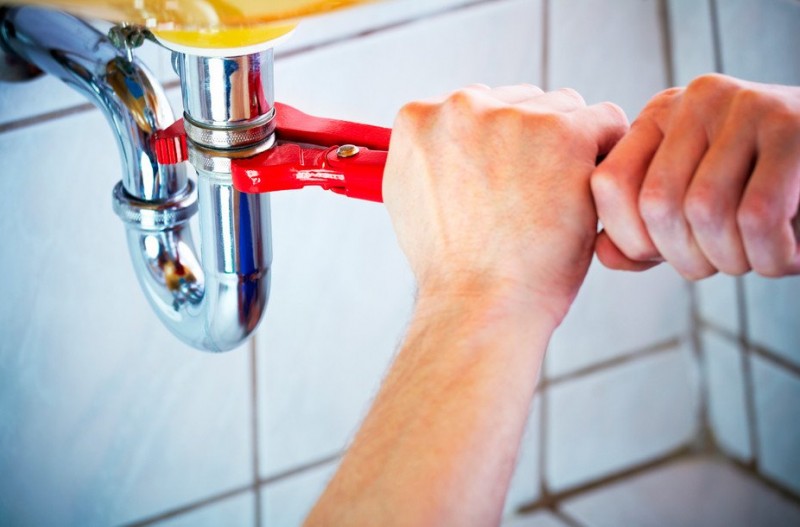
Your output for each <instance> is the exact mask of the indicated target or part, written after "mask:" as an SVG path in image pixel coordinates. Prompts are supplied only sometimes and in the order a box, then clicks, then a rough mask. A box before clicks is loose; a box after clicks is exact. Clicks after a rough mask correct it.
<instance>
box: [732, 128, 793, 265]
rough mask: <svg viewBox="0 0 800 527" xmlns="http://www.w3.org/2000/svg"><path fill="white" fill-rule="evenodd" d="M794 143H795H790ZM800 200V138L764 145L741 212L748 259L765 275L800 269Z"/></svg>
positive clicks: (739, 220) (739, 222)
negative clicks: (797, 225)
mask: <svg viewBox="0 0 800 527" xmlns="http://www.w3.org/2000/svg"><path fill="white" fill-rule="evenodd" d="M789 143H793V144H789ZM798 204H800V138H797V137H794V138H792V140H790V141H788V142H787V140H786V138H780V139H779V138H776V139H775V140H773V141H767V142H765V143H764V144H763V145H760V149H759V153H758V161H757V162H756V167H755V170H754V171H753V175H752V176H751V178H750V181H749V182H748V184H747V188H746V189H745V193H744V197H743V198H742V202H741V205H740V207H739V213H738V217H737V219H738V224H739V228H740V230H741V233H742V238H743V242H744V248H745V252H746V253H747V259H748V261H749V262H750V265H751V266H752V268H753V269H754V270H755V271H756V272H757V273H759V274H761V275H764V276H783V275H786V274H797V273H800V254H798V243H797V238H796V235H795V229H794V221H793V220H794V218H795V216H796V215H797V210H798Z"/></svg>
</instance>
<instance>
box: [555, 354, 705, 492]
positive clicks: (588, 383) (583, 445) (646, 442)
mask: <svg viewBox="0 0 800 527" xmlns="http://www.w3.org/2000/svg"><path fill="white" fill-rule="evenodd" d="M698 402H699V396H698V373H697V367H696V362H695V359H694V357H693V356H692V354H691V352H690V351H689V350H688V349H673V350H670V351H664V352H659V353H655V354H653V355H650V356H647V357H644V358H640V359H637V360H633V361H630V362H627V363H625V364H622V365H619V366H615V367H613V368H609V369H607V370H602V371H599V372H597V373H594V374H591V375H589V376H587V377H582V378H578V379H573V380H570V381H566V382H563V383H559V384H556V385H553V386H552V387H551V388H550V389H549V392H548V398H547V400H546V402H545V404H547V405H548V410H547V412H548V416H549V420H548V428H547V459H546V465H547V466H546V467H545V472H546V475H547V482H548V485H549V487H550V488H551V489H552V490H554V491H561V490H564V489H568V488H571V487H575V486H578V485H581V484H583V483H588V482H590V481H592V480H595V479H598V478H600V477H603V476H606V475H608V474H611V473H614V472H617V471H620V470H623V469H626V468H629V467H631V466H633V465H636V464H638V463H641V462H644V461H648V460H651V459H653V458H655V457H657V456H659V455H662V454H665V453H667V452H669V451H671V450H672V449H675V448H677V447H679V446H681V445H683V444H685V443H687V442H688V441H689V439H690V438H691V437H692V436H693V435H694V433H695V431H696V429H697V425H698V423H697V408H698Z"/></svg>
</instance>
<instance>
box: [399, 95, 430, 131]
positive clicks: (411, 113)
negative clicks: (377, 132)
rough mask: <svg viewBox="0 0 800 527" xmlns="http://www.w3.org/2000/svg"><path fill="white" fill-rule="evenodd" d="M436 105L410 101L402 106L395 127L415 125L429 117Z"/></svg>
mask: <svg viewBox="0 0 800 527" xmlns="http://www.w3.org/2000/svg"><path fill="white" fill-rule="evenodd" d="M435 107H436V105H435V104H433V103H430V102H426V101H412V102H409V103H406V104H405V105H403V107H402V108H400V111H399V112H398V114H397V120H396V125H403V124H407V123H416V122H419V121H421V120H424V119H426V118H427V117H429V116H430V115H431V114H432V113H433V111H434V109H435Z"/></svg>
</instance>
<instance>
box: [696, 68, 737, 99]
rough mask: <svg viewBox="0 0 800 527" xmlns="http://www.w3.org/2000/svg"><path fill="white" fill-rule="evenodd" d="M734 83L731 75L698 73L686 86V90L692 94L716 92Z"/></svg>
mask: <svg viewBox="0 0 800 527" xmlns="http://www.w3.org/2000/svg"><path fill="white" fill-rule="evenodd" d="M735 85H736V81H735V79H733V78H732V77H729V76H727V75H722V74H720V73H706V74H705V75H700V76H699V77H696V78H695V79H693V80H692V81H691V82H690V83H689V84H688V85H687V86H686V92H687V93H688V94H692V95H693V96H696V95H709V94H717V93H719V92H720V90H723V89H726V88H730V87H733V86H735Z"/></svg>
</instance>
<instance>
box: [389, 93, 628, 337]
mask: <svg viewBox="0 0 800 527" xmlns="http://www.w3.org/2000/svg"><path fill="white" fill-rule="evenodd" d="M627 129H628V122H627V119H626V117H625V114H624V113H623V112H622V110H620V109H619V108H618V107H617V106H615V105H613V104H610V103H603V104H598V105H593V106H588V107H587V106H586V103H585V102H584V101H583V99H582V98H581V96H580V95H578V93H577V92H575V91H573V90H558V91H553V92H548V93H543V92H542V90H540V89H539V88H536V87H534V86H530V85H519V86H506V87H501V88H496V89H490V88H488V87H486V86H472V87H469V88H466V89H462V90H459V91H456V92H454V93H452V94H450V95H449V96H447V97H445V98H442V99H437V100H429V101H421V102H414V103H411V104H408V105H406V106H405V107H404V108H403V109H402V110H401V111H400V113H399V115H398V117H397V120H396V121H395V124H394V129H393V133H392V142H391V147H390V149H389V156H388V160H387V164H386V171H385V175H384V183H383V196H384V202H385V203H386V206H387V208H388V211H389V214H390V215H391V218H392V221H393V224H394V228H395V230H396V232H397V236H398V238H399V242H400V245H401V248H402V249H403V251H404V252H405V254H406V256H407V257H408V259H409V261H410V264H411V267H412V269H413V271H414V273H415V275H416V277H417V281H418V284H419V291H420V297H424V296H426V295H440V294H449V295H456V296H466V297H471V296H475V295H485V294H490V295H505V296H510V297H513V298H514V299H515V300H521V301H523V302H526V303H528V304H530V303H531V302H535V303H537V305H536V306H535V307H536V308H541V309H543V310H544V311H546V312H547V313H548V314H550V315H552V317H553V320H554V323H555V324H558V323H559V322H560V321H561V319H562V318H563V316H564V314H566V311H567V309H568V308H569V305H570V303H571V302H572V300H573V298H574V297H575V295H576V293H577V291H578V288H579V287H580V284H581V282H582V281H583V278H584V276H585V274H586V271H587V269H588V266H589V263H590V261H591V257H592V252H593V247H594V241H595V236H596V232H597V216H596V214H595V210H594V205H593V202H592V198H591V193H590V188H589V175H590V174H591V172H592V170H593V169H594V167H595V160H596V158H597V156H598V155H603V154H605V153H607V152H608V151H609V150H610V149H611V148H612V147H613V146H614V144H616V142H617V141H618V140H619V139H620V137H622V136H623V134H624V133H625V132H626V131H627Z"/></svg>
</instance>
